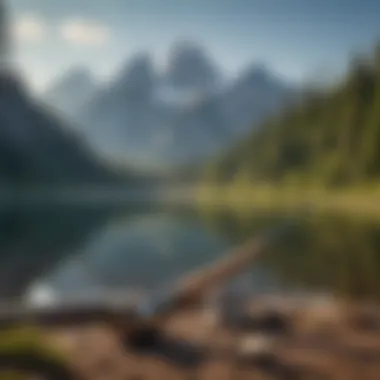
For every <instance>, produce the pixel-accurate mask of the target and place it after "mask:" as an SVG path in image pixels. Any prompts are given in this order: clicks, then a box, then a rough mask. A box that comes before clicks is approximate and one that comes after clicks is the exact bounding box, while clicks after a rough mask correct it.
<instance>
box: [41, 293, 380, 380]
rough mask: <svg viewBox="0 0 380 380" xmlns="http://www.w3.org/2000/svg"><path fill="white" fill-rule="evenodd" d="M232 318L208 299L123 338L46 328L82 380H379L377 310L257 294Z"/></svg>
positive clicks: (110, 332)
mask: <svg viewBox="0 0 380 380" xmlns="http://www.w3.org/2000/svg"><path fill="white" fill-rule="evenodd" d="M239 316H240V317H239V318H238V319H236V320H235V321H234V322H231V320H228V318H227V319H226V318H225V315H224V314H222V313H221V312H220V310H219V309H218V308H215V307H213V306H210V305H209V304H207V305H203V306H202V307H197V308H194V309H191V310H187V311H185V312H178V313H176V314H174V315H173V316H171V317H170V318H168V319H167V320H166V322H165V323H164V324H163V325H162V329H161V330H160V331H159V332H155V333H153V332H147V333H145V335H144V336H140V337H139V338H138V339H135V340H134V341H132V342H131V340H129V341H128V343H126V340H125V338H126V337H125V336H124V333H123V331H121V330H117V329H115V327H110V326H108V325H106V324H104V325H101V324H99V323H96V324H89V325H86V326H80V327H79V326H78V327H70V328H59V329H57V328H49V330H47V331H46V336H47V339H48V340H49V341H50V342H51V343H53V344H54V345H55V346H56V347H59V348H60V349H61V350H62V351H63V352H64V353H65V355H67V357H68V358H69V362H70V363H71V364H70V365H71V366H72V368H73V369H74V371H75V372H76V373H78V374H79V375H80V378H84V379H91V380H103V379H104V380H106V379H107V380H122V379H124V380H127V379H131V380H132V379H134V380H137V379H140V380H155V379H157V380H159V379H167V380H172V379H173V380H174V379H205V380H206V379H220V380H223V379H260V380H267V379H271V380H272V379H273V380H274V379H284V380H285V379H286V380H288V379H289V380H293V379H294V380H298V379H313V380H314V379H342V380H350V379H352V380H356V379H357V380H372V379H373V380H378V379H380V307H378V306H377V305H375V304H370V303H360V304H358V303H351V302H347V301H340V300H337V299H335V298H330V297H309V298H308V297H290V296H289V297H278V296H277V297H276V296H260V297H258V296H256V297H254V298H251V299H250V300H249V302H248V303H247V304H246V307H245V310H244V311H243V312H241V313H240V314H239Z"/></svg>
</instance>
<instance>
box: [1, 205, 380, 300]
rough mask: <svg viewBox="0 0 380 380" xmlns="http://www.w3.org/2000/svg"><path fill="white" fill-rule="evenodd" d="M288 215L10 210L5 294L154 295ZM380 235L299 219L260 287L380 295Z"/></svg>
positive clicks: (255, 271)
mask: <svg viewBox="0 0 380 380" xmlns="http://www.w3.org/2000/svg"><path fill="white" fill-rule="evenodd" d="M291 216H292V215H290V214H287V215H285V214H275V213H273V212H271V213H269V212H264V211H259V210H256V211H255V212H252V213H249V214H248V215H247V214H245V215H244V216H241V215H240V216H239V215H236V214H234V213H215V212H214V213H207V214H204V213H199V212H196V211H194V210H189V209H186V210H185V209H182V210H179V209H176V210H173V209H167V208H165V207H152V206H151V205H150V206H149V205H146V207H142V205H141V204H138V205H137V204H136V205H135V206H131V205H125V204H123V205H118V206H115V205H114V206H113V207H110V206H108V207H103V206H97V205H96V204H92V205H88V204H87V205H86V206H84V205H78V204H75V205H70V204H60V205H59V204H57V205H52V204H50V205H45V206H43V205H42V206H41V205H39V206H37V205H25V204H23V205H21V204H20V205H12V206H11V205H3V206H1V207H0V260H1V263H0V292H1V294H0V295H1V297H2V298H7V297H8V298H9V297H18V296H20V295H22V294H24V293H25V292H26V291H28V292H29V293H30V292H31V291H32V293H33V292H34V293H36V292H37V291H41V289H46V288H48V289H50V290H52V291H54V293H55V294H60V295H66V296H70V295H73V294H76V293H78V292H79V293H86V292H87V293H88V294H97V293H98V294H99V293H102V292H103V291H112V290H118V291H119V290H124V289H132V288H143V289H155V288H157V287H159V286H161V285H163V284H166V283H168V282H170V281H171V280H174V279H176V278H178V277H179V276H180V275H181V274H184V273H186V272H188V271H191V270H194V269H196V268H199V267H201V266H202V265H204V264H206V263H210V262H212V261H214V260H216V259H217V258H218V257H220V255H221V254H222V253H224V252H226V251H227V250H228V249H230V248H231V247H233V246H235V245H236V244H238V243H240V242H242V241H244V240H245V239H247V238H249V237H252V236H253V235H255V234H257V233H259V232H261V231H265V230H266V229H267V228H270V227H273V226H276V225H281V223H283V222H286V221H287V220H289V218H290V217H291ZM379 232H380V224H379V223H377V222H375V221H363V220H359V219H358V218H355V217H352V218H346V217H338V216H318V217H317V216H313V217H311V216H309V217H307V218H306V217H304V218H302V219H298V222H297V228H296V230H295V231H294V234H293V235H292V236H291V238H289V239H287V240H286V241H285V240H284V241H283V242H282V243H281V244H279V245H278V246H277V248H276V249H273V250H272V251H271V252H269V253H268V254H267V255H265V256H264V257H263V258H262V259H261V260H260V261H258V262H256V263H255V264H254V265H253V266H252V268H248V271H249V274H250V276H251V279H252V282H253V285H254V290H255V291H256V292H259V293H261V292H276V293H280V292H290V291H293V292H294V291H297V292H299V291H301V292H303V291H309V290H313V291H321V292H333V293H338V294H343V295H348V296H357V297H379V295H380V276H379V275H380V233H379Z"/></svg>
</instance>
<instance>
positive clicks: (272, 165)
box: [204, 45, 380, 186]
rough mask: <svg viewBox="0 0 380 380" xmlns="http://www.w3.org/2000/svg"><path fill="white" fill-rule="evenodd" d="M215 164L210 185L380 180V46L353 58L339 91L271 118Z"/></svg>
mask: <svg viewBox="0 0 380 380" xmlns="http://www.w3.org/2000/svg"><path fill="white" fill-rule="evenodd" d="M254 131H255V132H253V133H252V135H251V136H250V137H249V138H248V139H246V140H245V141H244V142H242V143H240V144H238V145H237V146H236V147H234V148H233V149H231V150H230V151H229V152H228V154H226V155H224V156H222V157H219V158H218V159H216V160H214V162H213V163H210V164H209V165H208V166H207V168H206V169H205V172H204V178H205V179H206V181H212V182H214V183H215V182H216V183H220V182H225V181H227V182H229V181H231V180H236V179H237V178H244V179H246V180H249V181H252V182H263V181H269V182H272V183H277V184H279V183H280V184H282V183H289V182H290V183H298V182H299V183H302V184H313V185H321V186H322V185H324V186H348V185H357V184H361V183H365V182H376V181H377V180H378V179H380V178H379V177H380V149H379V147H380V45H378V46H377V47H376V48H375V49H374V51H373V52H372V53H371V54H368V55H367V56H364V57H363V56H361V57H356V58H355V59H353V60H352V62H351V65H350V67H349V69H348V72H347V74H346V77H345V78H344V79H343V80H342V81H341V82H340V83H339V84H337V85H335V87H334V88H330V89H328V90H326V89H325V90H323V91H322V90H309V91H308V93H307V94H305V95H304V96H303V98H302V101H301V102H300V103H299V104H297V106H293V107H291V108H288V109H286V110H285V111H284V112H282V113H281V114H277V115H275V116H273V117H271V118H270V119H268V120H266V122H265V123H263V124H262V125H261V127H260V128H257V126H255V128H254Z"/></svg>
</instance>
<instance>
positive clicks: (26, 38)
mask: <svg viewBox="0 0 380 380" xmlns="http://www.w3.org/2000/svg"><path fill="white" fill-rule="evenodd" d="M11 33H12V35H13V37H14V38H15V39H16V40H17V41H19V42H28V43H39V42H41V41H43V40H44V39H45V38H46V35H47V30H46V24H45V22H44V20H42V19H41V18H40V17H38V16H36V15H32V14H24V15H20V16H19V17H18V18H16V20H15V21H14V22H13V24H12V31H11Z"/></svg>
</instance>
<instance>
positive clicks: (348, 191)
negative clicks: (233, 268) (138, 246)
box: [196, 182, 380, 219]
mask: <svg viewBox="0 0 380 380" xmlns="http://www.w3.org/2000/svg"><path fill="white" fill-rule="evenodd" d="M196 198H197V203H198V205H199V207H200V208H201V209H202V210H210V211H211V210H214V211H215V210H216V209H225V210H230V211H234V212H237V213H239V214H241V213H242V214H244V213H251V212H252V211H254V210H255V209H268V210H271V209H273V210H294V211H296V210H303V209H308V210H309V211H315V212H339V213H347V214H350V213H354V214H355V215H367V216H371V217H378V218H379V219H380V184H379V183H373V184H369V185H367V186H361V187H349V188H344V189H326V188H323V187H312V186H309V187H306V186H305V187H299V186H294V185H284V186H274V185H271V184H258V185H247V184H244V185H243V184H236V183H233V182H232V183H230V184H228V185H224V186H220V187H218V186H214V185H202V186H200V187H199V188H198V192H197V197H196Z"/></svg>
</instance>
